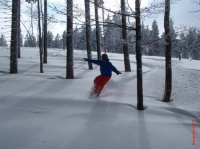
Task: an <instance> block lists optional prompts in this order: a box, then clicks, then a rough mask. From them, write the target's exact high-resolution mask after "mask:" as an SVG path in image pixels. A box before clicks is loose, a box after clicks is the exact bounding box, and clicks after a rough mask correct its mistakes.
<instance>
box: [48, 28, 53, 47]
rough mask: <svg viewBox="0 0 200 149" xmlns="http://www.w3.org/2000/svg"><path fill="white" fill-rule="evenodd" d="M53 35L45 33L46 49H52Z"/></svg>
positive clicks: (49, 32)
mask: <svg viewBox="0 0 200 149" xmlns="http://www.w3.org/2000/svg"><path fill="white" fill-rule="evenodd" d="M53 39H54V37H53V33H52V32H51V31H48V32H47V47H48V48H52V44H53Z"/></svg>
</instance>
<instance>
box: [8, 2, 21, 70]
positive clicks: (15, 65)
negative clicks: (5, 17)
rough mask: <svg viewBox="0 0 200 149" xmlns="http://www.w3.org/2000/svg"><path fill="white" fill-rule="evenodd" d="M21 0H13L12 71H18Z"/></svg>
mask: <svg viewBox="0 0 200 149" xmlns="http://www.w3.org/2000/svg"><path fill="white" fill-rule="evenodd" d="M18 4H19V0H13V1H12V26H11V46H10V73H11V74H17V73H18V61H17V56H18V54H17V53H18V19H19V17H18V14H19V8H18Z"/></svg>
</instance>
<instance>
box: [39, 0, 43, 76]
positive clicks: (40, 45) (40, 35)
mask: <svg viewBox="0 0 200 149" xmlns="http://www.w3.org/2000/svg"><path fill="white" fill-rule="evenodd" d="M38 28H39V48H40V73H43V59H42V53H43V51H42V34H41V24H40V0H38Z"/></svg>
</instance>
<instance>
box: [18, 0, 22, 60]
mask: <svg viewBox="0 0 200 149" xmlns="http://www.w3.org/2000/svg"><path fill="white" fill-rule="evenodd" d="M18 9H19V12H18V14H19V15H18V58H20V57H21V51H20V47H21V46H20V45H21V43H20V39H21V38H20V37H21V29H20V18H21V17H20V15H21V12H20V11H21V0H19V3H18Z"/></svg>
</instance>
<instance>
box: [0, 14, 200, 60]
mask: <svg viewBox="0 0 200 149" xmlns="http://www.w3.org/2000/svg"><path fill="white" fill-rule="evenodd" d="M106 21H108V22H113V23H116V24H120V22H121V18H120V16H119V15H116V14H115V15H113V16H112V17H111V16H107V18H106ZM170 24H171V25H170V26H171V38H172V57H178V56H179V54H181V55H182V58H186V59H189V58H190V57H191V58H192V59H195V60H200V30H198V29H197V28H195V27H191V28H189V30H188V31H187V32H185V33H180V34H179V35H178V34H177V33H176V31H175V27H174V26H173V24H174V23H173V20H172V19H170ZM133 25H134V26H135V24H133ZM121 32H122V29H121V28H117V27H114V25H112V24H109V25H108V26H105V48H106V51H107V52H111V53H123V50H122V49H123V48H122V43H123V40H122V35H121ZM141 32H142V33H141V34H142V54H143V55H150V56H163V57H164V56H165V38H164V33H162V35H161V37H160V36H159V34H160V32H159V28H158V25H157V22H156V20H154V21H153V22H152V26H145V24H143V23H142V24H141ZM1 38H2V39H3V40H4V42H5V38H3V37H1ZM73 38H74V45H73V46H74V49H79V50H85V49H86V42H85V41H86V28H85V26H84V25H82V26H81V27H79V28H78V27H76V28H75V29H74V36H73ZM21 39H22V38H21ZM100 39H101V41H103V36H102V34H100ZM127 39H128V48H129V52H130V54H135V43H133V41H135V31H131V30H130V31H128V32H127ZM0 41H1V39H0ZM5 43H6V42H5ZM21 43H22V42H21ZM23 43H24V46H25V47H36V46H38V42H37V39H36V37H34V36H30V35H28V34H27V35H26V37H25V39H24V42H23ZM0 44H1V42H0ZM65 45H66V31H63V34H62V35H59V34H57V35H56V36H55V37H54V35H53V33H52V32H51V31H48V32H47V47H48V48H60V49H62V48H63V47H64V48H65V49H66V46H65ZM102 46H103V42H101V47H102ZM96 47H97V46H96V28H91V50H92V51H96V50H97V48H96Z"/></svg>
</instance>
